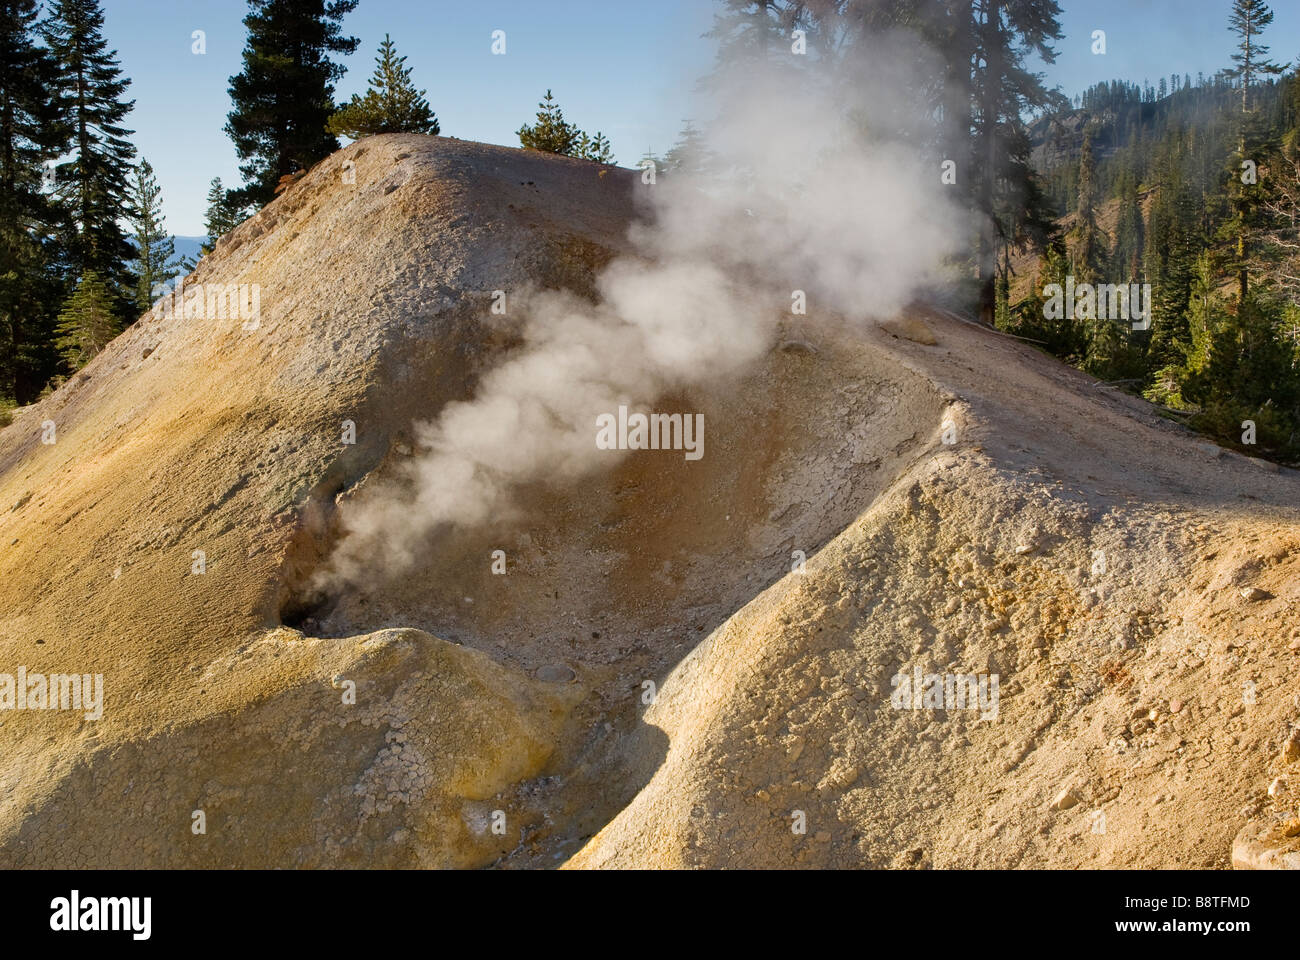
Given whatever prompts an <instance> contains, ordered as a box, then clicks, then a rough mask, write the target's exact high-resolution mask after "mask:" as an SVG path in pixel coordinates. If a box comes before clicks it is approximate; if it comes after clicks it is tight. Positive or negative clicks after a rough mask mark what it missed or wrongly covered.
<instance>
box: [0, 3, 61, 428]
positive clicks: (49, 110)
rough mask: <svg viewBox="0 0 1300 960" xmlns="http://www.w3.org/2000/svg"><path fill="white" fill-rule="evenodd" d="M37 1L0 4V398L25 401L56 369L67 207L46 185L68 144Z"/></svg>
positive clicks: (53, 63)
mask: <svg viewBox="0 0 1300 960" xmlns="http://www.w3.org/2000/svg"><path fill="white" fill-rule="evenodd" d="M38 12H39V11H38V7H37V4H36V0H13V2H7V3H3V4H0V117H3V122H0V401H3V402H9V401H15V402H18V403H28V402H30V401H31V400H33V399H35V397H36V396H37V394H39V392H40V389H41V386H42V385H43V384H44V383H45V381H46V380H48V379H49V377H50V376H52V375H53V374H54V372H55V371H56V369H57V366H58V354H57V352H56V351H55V350H54V345H53V330H54V320H55V314H56V307H57V304H58V303H59V301H61V300H62V299H63V297H64V287H63V281H62V277H61V275H60V274H61V272H62V271H61V263H62V256H61V253H60V249H59V245H58V242H57V240H58V238H59V237H60V236H65V237H66V236H67V234H68V228H67V226H66V223H65V215H64V211H63V210H62V209H61V208H60V206H59V205H58V204H57V203H56V202H55V201H54V198H53V197H52V196H51V195H50V194H49V192H48V191H46V190H45V189H43V180H44V179H45V170H46V169H51V170H52V169H53V168H52V166H49V167H47V165H52V164H53V162H54V160H55V159H56V158H57V157H58V156H59V155H60V154H62V153H63V152H64V150H65V149H66V147H67V145H68V134H69V130H68V128H67V126H66V124H65V123H64V122H63V119H62V117H61V115H60V103H59V100H58V94H57V91H58V83H59V80H58V63H57V62H56V61H55V59H54V58H53V56H51V54H50V53H49V51H48V50H47V49H46V48H45V47H43V46H40V45H38V43H37V42H36V41H37V39H38V33H39V25H38V23H37V15H38Z"/></svg>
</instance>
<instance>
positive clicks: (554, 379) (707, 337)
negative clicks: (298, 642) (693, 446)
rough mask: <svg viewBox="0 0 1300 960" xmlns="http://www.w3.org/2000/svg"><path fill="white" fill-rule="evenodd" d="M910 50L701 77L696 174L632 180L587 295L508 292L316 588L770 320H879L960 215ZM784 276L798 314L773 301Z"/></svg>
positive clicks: (367, 572)
mask: <svg viewBox="0 0 1300 960" xmlns="http://www.w3.org/2000/svg"><path fill="white" fill-rule="evenodd" d="M891 48H892V49H895V50H898V51H900V55H901V56H900V57H899V58H891V56H890V55H889V54H888V53H887V52H886V51H889V50H890V49H891ZM902 56H905V57H906V60H904V59H902V58H901V57H902ZM916 56H917V51H916V47H915V42H914V41H911V42H909V43H908V44H906V45H900V44H892V45H891V44H890V43H888V42H883V43H881V44H879V49H878V50H877V52H876V53H875V54H874V55H873V56H871V57H867V56H865V55H864V54H862V53H859V54H858V55H857V57H856V60H857V62H858V63H860V64H862V66H861V67H860V68H858V69H857V70H856V71H855V75H853V76H849V75H848V74H847V73H846V71H845V70H844V69H843V68H839V69H831V68H829V67H827V66H825V65H822V66H816V65H813V66H808V67H803V68H802V69H798V70H795V69H792V68H791V67H789V66H785V67H782V68H778V69H774V70H771V71H770V72H769V73H767V74H762V73H758V72H756V70H755V68H754V65H753V64H752V63H750V64H746V65H744V66H743V67H739V66H738V67H737V68H736V69H735V70H733V71H731V72H730V73H729V74H728V75H722V76H720V77H719V78H718V81H717V82H716V83H715V84H713V85H712V87H711V88H712V90H713V94H712V96H711V97H710V100H711V104H710V105H711V106H712V108H713V109H712V110H711V111H707V112H705V111H701V112H697V114H696V115H697V116H707V115H708V113H710V112H711V113H712V114H713V117H712V119H708V120H705V121H704V122H703V123H702V124H701V127H702V131H701V132H702V134H703V136H704V139H705V142H706V144H707V148H708V149H709V150H710V151H712V152H713V153H714V154H716V157H717V160H716V163H715V165H714V168H713V171H712V172H711V173H710V174H707V175H702V176H698V177H697V176H693V175H689V174H685V173H678V174H676V175H672V174H670V175H667V176H660V177H659V178H658V182H657V183H656V184H655V185H654V186H639V187H638V189H640V190H642V191H648V192H649V194H650V196H651V198H652V204H653V214H654V216H653V217H652V218H651V219H649V220H648V221H647V222H645V223H642V224H639V225H637V226H636V227H634V228H633V234H632V240H633V243H634V246H635V248H636V250H637V253H638V254H639V255H638V256H636V257H626V258H622V259H619V260H616V261H614V262H613V263H612V264H610V265H609V266H608V267H607V268H606V269H605V270H604V271H603V273H602V274H601V276H600V277H599V279H598V284H597V289H598V292H599V301H598V302H597V303H596V304H594V305H593V304H592V303H590V302H588V301H586V300H582V299H580V298H578V297H575V296H571V295H566V294H556V293H545V294H540V295H535V296H533V297H530V298H529V300H528V302H527V303H525V304H523V305H521V304H520V303H519V302H518V300H517V299H516V300H514V301H512V302H511V304H510V310H511V313H512V314H515V313H517V312H520V311H522V312H523V313H524V315H525V316H526V317H527V320H526V321H525V323H524V326H523V331H522V336H523V347H522V348H521V349H520V350H519V351H518V352H516V353H514V354H512V355H511V357H510V359H508V360H507V361H505V362H504V363H503V364H502V365H501V366H499V367H497V368H495V369H493V370H491V371H490V372H489V373H488V374H487V375H486V376H485V377H484V378H483V379H482V381H481V382H480V384H479V387H478V392H477V395H476V396H475V397H474V399H472V400H471V401H469V402H464V403H452V404H449V405H448V406H447V407H446V408H445V409H444V411H443V413H442V415H441V416H440V417H439V418H438V419H437V421H435V422H432V423H427V424H423V425H418V426H417V431H416V432H417V437H418V441H419V444H420V447H421V450H420V453H419V454H418V455H417V456H416V457H415V458H414V460H413V461H412V462H411V463H410V465H409V469H408V471H407V475H406V476H405V477H403V478H402V482H401V483H399V484H394V485H390V486H389V487H388V488H387V489H386V490H384V491H383V492H382V494H381V495H378V496H375V495H367V496H365V497H361V498H358V500H357V501H356V502H352V503H349V504H347V505H346V506H345V508H344V509H343V511H342V514H341V521H342V525H343V530H344V536H343V538H342V539H341V541H340V543H339V545H338V547H337V549H336V551H335V553H334V555H333V556H332V557H331V559H330V562H329V564H328V567H327V569H326V570H324V571H323V572H322V575H321V576H320V577H319V578H318V585H320V586H326V585H328V586H334V587H339V586H342V585H344V584H346V583H348V582H361V581H365V580H370V579H371V578H373V576H374V574H375V572H376V570H377V569H379V570H382V571H384V572H385V573H387V574H388V575H390V576H391V575H395V574H397V573H400V572H401V570H402V569H404V568H406V567H407V566H408V565H410V564H411V563H412V562H413V561H414V559H415V558H416V557H417V556H419V555H420V554H422V553H427V551H428V549H429V548H430V545H431V542H432V540H433V539H434V537H435V536H436V533H437V531H438V530H439V529H441V528H443V527H444V525H460V526H467V527H468V526H474V525H478V524H480V523H482V522H484V521H486V520H487V519H488V518H489V517H491V516H493V515H494V514H498V513H499V512H501V511H502V510H504V509H508V507H509V503H510V496H511V491H512V488H514V487H515V486H516V485H519V484H523V483H527V482H537V481H547V482H559V483H563V482H566V481H571V480H575V479H578V478H580V477H582V476H584V475H589V474H591V473H593V472H596V471H600V470H607V469H609V468H610V466H611V465H612V464H613V462H614V459H615V458H616V457H617V456H618V454H615V453H611V452H610V451H607V450H599V449H597V447H596V444H595V434H596V417H597V416H598V415H600V414H602V413H612V412H614V411H616V410H617V408H618V406H619V405H620V404H627V405H629V406H632V407H638V408H640V409H645V410H649V409H653V407H652V405H653V403H654V401H655V400H656V398H658V397H659V396H661V395H663V394H665V393H667V392H670V391H674V390H677V389H681V388H684V387H688V386H694V387H697V388H705V389H707V387H708V384H709V383H710V381H711V380H712V379H713V378H715V377H719V376H722V375H727V374H731V373H735V372H739V371H741V370H743V368H745V367H746V366H748V365H750V364H753V363H754V362H755V361H756V360H758V359H759V358H760V357H762V356H763V355H765V354H766V353H767V352H768V351H769V350H770V349H771V347H772V346H773V341H774V337H775V336H776V335H777V331H778V325H779V323H780V322H781V320H782V319H783V318H784V319H786V320H789V321H793V322H794V323H795V324H797V323H801V322H812V318H813V317H814V316H819V315H820V316H827V315H831V314H834V315H838V316H839V317H841V318H842V319H843V320H846V321H848V322H849V323H853V322H863V321H867V320H869V319H870V318H884V317H888V316H891V315H893V314H895V313H896V312H897V311H899V310H900V309H901V308H903V307H904V306H906V305H907V304H908V302H909V301H911V300H912V299H913V298H914V297H915V295H916V294H917V293H918V291H920V290H922V289H924V288H925V287H927V286H928V285H931V284H933V283H935V282H937V281H939V280H940V279H941V276H942V272H943V269H944V263H945V260H946V259H947V258H948V257H949V255H950V254H952V253H954V252H955V251H956V250H957V249H958V247H959V245H960V240H961V238H962V236H963V233H964V232H965V230H966V224H965V223H964V222H963V220H962V216H963V215H962V214H961V213H960V212H959V208H958V207H957V205H956V204H955V203H951V202H949V200H948V191H951V190H952V189H953V188H951V187H945V186H944V185H943V184H942V183H941V180H940V169H939V165H938V163H937V162H933V163H931V162H928V161H923V160H922V158H921V150H920V148H919V146H917V144H919V143H920V142H922V139H923V138H924V137H925V136H926V135H927V121H926V119H925V113H924V108H923V107H921V106H920V105H919V102H918V101H919V98H920V86H919V85H914V84H912V83H911V82H910V74H911V68H910V67H909V66H907V65H906V63H907V62H909V61H914V60H915V58H916ZM900 118H904V119H906V120H907V121H908V122H907V123H900ZM911 118H921V119H920V120H917V121H912V120H911ZM909 125H911V127H912V128H911V129H909ZM796 289H798V290H803V291H805V292H806V295H807V298H808V304H809V307H808V313H809V315H808V316H807V317H797V318H791V317H790V315H789V314H790V303H791V293H792V291H793V290H796Z"/></svg>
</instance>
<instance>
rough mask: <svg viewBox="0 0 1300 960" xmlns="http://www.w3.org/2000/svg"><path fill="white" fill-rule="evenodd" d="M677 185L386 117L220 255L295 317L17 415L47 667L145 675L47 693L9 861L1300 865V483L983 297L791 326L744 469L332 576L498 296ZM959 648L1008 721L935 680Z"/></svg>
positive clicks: (4, 585)
mask: <svg viewBox="0 0 1300 960" xmlns="http://www.w3.org/2000/svg"><path fill="white" fill-rule="evenodd" d="M642 189H644V187H643V186H642V185H641V184H640V183H639V181H638V180H637V178H636V176H635V175H634V174H633V173H631V172H629V171H625V170H619V169H616V168H605V167H600V166H597V165H594V164H590V163H587V162H584V161H578V160H570V159H566V158H560V157H553V156H547V155H541V154H536V153H532V152H525V151H519V150H513V149H507V148H502V147H492V146H485V145H481V144H473V143H467V142H462V141H457V140H452V139H445V138H429V137H418V136H384V137H376V138H372V139H369V140H366V141H363V142H361V143H358V144H354V145H353V146H351V147H349V148H347V149H345V150H343V151H340V152H339V153H338V154H336V155H335V156H333V157H331V158H330V159H329V160H327V161H325V162H323V163H322V164H320V165H319V166H317V167H316V168H314V169H313V170H312V171H311V172H310V173H309V174H308V175H307V176H306V177H304V178H303V179H302V180H301V181H299V182H298V183H297V184H295V185H294V186H293V187H292V188H291V189H290V190H289V191H287V192H286V193H285V194H284V195H283V196H281V197H280V198H278V199H277V200H276V201H275V202H274V203H272V204H271V205H270V206H268V207H267V208H266V209H265V210H263V211H262V212H261V213H259V214H258V215H257V216H255V217H254V218H252V219H250V220H249V221H247V222H246V223H244V224H243V225H241V226H240V227H239V228H237V229H236V230H235V231H233V232H232V233H231V234H229V235H228V236H227V237H225V238H223V240H222V241H221V242H220V243H219V244H218V246H217V249H216V250H215V251H214V253H213V254H212V255H211V256H209V257H207V258H206V259H205V260H204V261H203V262H202V263H201V264H200V265H199V268H198V270H197V271H196V273H195V274H194V275H193V276H192V277H191V278H190V282H191V283H194V284H216V283H220V284H229V283H247V284H252V283H257V284H259V285H260V289H261V317H260V322H259V323H258V324H256V325H255V329H248V328H247V326H248V325H246V324H241V323H240V322H239V321H238V320H230V319H224V320H223V319H203V318H201V317H197V316H196V317H172V318H162V317H155V316H146V317H145V318H143V319H141V320H140V321H139V322H138V323H136V324H135V325H133V326H132V327H131V328H130V329H129V330H128V331H127V332H126V333H124V334H123V335H122V336H120V337H119V338H118V339H117V340H115V341H114V342H113V343H112V344H111V345H110V346H109V347H108V349H106V350H105V351H104V352H103V354H101V355H100V356H99V357H98V358H97V359H96V360H95V361H94V362H93V363H91V364H90V365H89V366H88V367H86V368H85V369H84V370H83V371H81V372H80V373H79V374H78V375H77V376H76V377H74V378H73V379H72V380H71V381H70V382H68V383H67V384H65V385H64V386H63V387H62V388H61V389H59V390H58V391H57V392H56V393H54V394H53V395H52V396H50V397H49V398H47V399H45V400H43V401H42V402H40V403H39V404H36V405H34V406H33V407H30V408H27V409H26V410H25V411H22V412H21V413H20V414H19V415H18V416H17V417H16V419H15V421H14V423H13V424H12V425H11V426H9V427H8V428H6V429H5V430H4V431H3V432H0V544H2V545H3V552H0V611H3V612H2V613H0V617H2V619H0V674H4V673H9V674H13V673H16V671H17V669H18V667H20V666H22V667H25V668H26V670H27V671H28V672H30V673H44V674H52V673H78V674H96V673H99V674H103V676H104V697H105V704H104V709H103V716H102V718H101V719H97V720H95V719H86V718H84V717H83V715H82V713H81V712H78V711H74V710H0V866H2V867H90V866H94V867H109V866H189V867H200V866H277V867H295V866H375V867H383V866H427V867H443V866H487V865H496V866H501V867H552V866H568V867H697V866H705V867H724V866H725V867H751V866H752V867H789V866H834V867H853V866H871V867H926V866H933V867H969V866H976V867H993V866H1037V867H1080V866H1084V867H1090V866H1098V867H1100V866H1122V867H1167V866H1187V867H1226V866H1228V865H1229V864H1230V863H1231V862H1232V860H1233V857H1234V839H1236V840H1237V843H1236V845H1235V858H1236V865H1237V866H1250V867H1259V866H1285V865H1288V864H1290V865H1293V866H1294V865H1296V862H1297V860H1300V837H1297V836H1296V835H1295V834H1300V824H1296V823H1295V822H1294V821H1295V820H1296V817H1297V813H1298V812H1300V811H1297V807H1296V802H1297V801H1296V790H1297V788H1300V756H1298V755H1300V741H1298V740H1297V738H1296V736H1295V734H1294V730H1295V729H1296V725H1297V723H1298V722H1300V674H1298V671H1297V665H1300V476H1297V474H1296V473H1295V472H1294V471H1287V470H1278V469H1277V468H1275V467H1271V466H1269V465H1267V464H1263V463H1260V462H1256V461H1252V460H1250V459H1248V458H1245V457H1242V456H1239V455H1237V454H1234V453H1229V452H1225V451H1221V450H1219V449H1218V448H1216V447H1213V446H1212V445H1210V444H1207V443H1205V442H1204V441H1201V440H1199V439H1198V438H1196V437H1195V436H1193V435H1191V434H1189V433H1188V432H1186V431H1185V430H1183V429H1182V428H1179V427H1177V426H1174V425H1172V424H1169V423H1167V422H1165V421H1163V420H1161V419H1160V418H1159V417H1158V416H1156V415H1155V413H1154V411H1153V408H1151V407H1149V406H1148V405H1146V404H1144V403H1142V402H1141V401H1137V400H1133V399H1131V398H1128V397H1125V396H1123V395H1121V394H1118V393H1116V392H1113V391H1110V390H1108V389H1104V388H1098V386H1097V385H1096V384H1094V383H1093V382H1092V381H1091V380H1090V378H1088V377H1086V376H1084V375H1083V374H1081V373H1078V372H1076V371H1072V370H1070V369H1068V368H1066V367H1064V366H1062V365H1061V364H1059V363H1057V362H1056V361H1054V360H1052V359H1050V358H1048V357H1045V356H1043V355H1041V354H1039V353H1037V352H1035V351H1034V350H1032V349H1031V348H1029V347H1028V346H1027V345H1024V344H1020V343H1018V342H1016V341H1014V340H1011V339H1009V338H1006V337H1002V336H1000V335H998V334H996V333H994V332H992V331H988V330H985V329H982V328H978V327H976V326H973V325H971V324H969V323H966V322H963V321H962V320H961V319H960V318H957V317H954V316H952V315H949V314H946V313H943V312H941V311H937V310H922V309H920V308H918V309H917V310H916V311H914V312H913V313H912V314H910V315H909V316H907V317H903V318H898V319H897V320H894V321H890V322H887V323H885V324H882V325H879V326H877V325H873V324H865V323H863V324H857V323H853V324H849V325H843V324H838V325H836V324H830V323H817V322H814V321H809V322H808V323H807V324H805V325H803V326H801V327H800V328H799V329H790V330H787V334H788V336H787V337H786V339H784V340H783V341H781V342H780V343H778V344H776V345H774V347H773V349H772V351H771V352H770V354H769V355H768V356H767V358H766V359H765V361H764V362H763V363H761V364H759V365H758V366H757V367H756V368H754V369H752V370H750V371H749V372H747V373H746V374H745V375H743V376H739V377H730V378H727V379H725V381H722V382H714V383H710V384H708V385H707V386H704V387H699V388H695V389H692V390H691V391H690V392H689V394H683V395H682V396H678V397H672V398H664V399H665V407H668V406H672V407H673V408H675V409H689V410H693V411H700V412H703V413H704V415H705V422H706V423H707V424H708V445H707V453H706V456H705V457H704V458H703V459H702V460H699V461H695V462H691V461H687V460H685V459H684V458H682V457H681V456H680V455H673V456H663V455H661V454H659V453H657V452H650V451H646V452H638V453H632V454H630V455H628V456H627V457H626V458H624V459H621V460H618V461H616V462H611V466H610V469H609V470H608V471H606V472H604V473H601V474H598V475H594V476H591V477H588V478H586V479H584V480H583V481H582V482H574V483H572V484H569V485H558V486H557V485H556V484H537V485H536V486H535V487H530V488H525V489H521V490H519V491H518V495H517V498H516V502H517V505H518V507H519V510H518V511H517V513H516V514H515V515H513V516H512V517H511V518H509V520H506V519H502V520H501V521H500V522H498V523H493V524H489V525H487V526H485V527H484V528H482V529H475V530H472V531H465V532H459V533H454V534H446V535H445V536H440V537H439V538H438V539H437V542H434V543H430V545H429V549H428V551H427V555H426V556H425V557H423V558H422V559H420V560H419V562H418V563H417V564H416V568H415V569H413V570H411V571H409V572H408V573H406V574H405V575H403V576H401V577H397V578H383V577H381V576H379V575H378V574H377V575H376V577H375V579H374V581H373V582H372V583H371V584H369V585H368V586H367V587H365V588H364V589H355V590H348V591H345V592H342V593H338V594H336V595H328V594H327V595H321V594H318V593H317V592H315V591H314V590H313V589H311V588H310V587H309V583H310V581H311V577H312V574H313V572H314V571H316V570H317V569H319V568H320V566H321V564H322V563H323V562H324V561H325V558H326V557H327V556H328V553H329V551H330V549H331V547H332V546H333V544H334V542H335V540H336V537H337V536H338V511H339V507H340V505H341V504H344V503H346V502H347V501H348V500H350V499H352V498H365V497H367V496H368V495H375V494H374V493H373V491H374V490H376V489H378V488H379V486H381V485H382V482H383V481H385V480H387V479H389V478H392V477H393V476H395V475H398V474H399V473H400V471H401V469H402V465H403V463H404V462H406V461H407V460H408V459H409V458H410V457H411V456H412V455H413V452H414V451H415V450H416V447H417V433H416V430H415V425H416V424H418V423H420V422H424V421H428V420H431V419H433V418H435V417H436V416H437V414H438V412H439V411H440V410H441V409H442V408H443V407H444V406H445V405H446V404H447V403H448V402H451V401H454V400H458V399H464V398H467V397H470V396H472V395H473V393H474V389H475V384H476V383H477V381H478V379H479V378H480V377H481V376H482V374H483V373H484V372H485V371H487V370H490V369H491V368H492V367H493V366H494V365H495V364H496V363H498V362H500V360H501V358H502V357H504V356H507V355H508V354H509V351H510V350H511V348H512V347H513V346H514V345H515V344H516V343H517V339H518V331H517V328H514V327H512V326H511V323H510V322H507V321H505V320H502V319H501V318H498V317H494V316H493V315H492V314H491V313H490V310H489V305H490V303H491V301H492V291H494V290H501V289H504V290H510V291H515V290H523V289H526V288H529V287H533V288H545V287H554V288H564V289H570V290H574V291H576V292H578V293H579V294H584V295H589V294H590V293H591V292H592V283H593V278H594V276H595V273H596V272H597V271H598V270H599V269H600V267H601V266H602V265H603V264H605V263H606V262H608V261H609V260H610V259H611V258H612V257H614V256H617V255H619V254H622V253H625V252H627V251H628V243H627V239H626V237H627V228H628V226H629V224H630V222H631V221H632V220H633V218H634V217H635V215H636V212H637V191H638V190H642ZM847 319H849V320H854V319H857V318H847ZM344 421H352V422H353V423H354V424H355V428H356V443H355V444H344V443H341V442H340V440H341V437H342V435H343V429H344ZM51 423H52V424H53V425H54V437H55V441H54V442H53V443H49V442H42V440H43V438H45V439H49V438H50V430H49V426H48V425H49V424H51ZM494 550H503V551H505V553H506V556H507V558H508V565H507V573H506V574H505V575H496V574H494V573H493V572H492V552H493V551H494ZM195 551H201V554H199V555H197V556H196V553H195ZM796 551H799V552H802V553H803V554H805V555H806V556H807V558H808V559H807V564H806V566H805V567H802V568H800V569H795V568H796V567H797V566H798V564H796V563H795V562H794V559H792V558H794V557H795V554H796ZM200 560H201V561H202V565H201V569H202V570H203V572H202V573H201V574H200V573H196V572H195V570H196V565H197V564H199V563H200ZM915 667H920V668H922V670H923V671H924V672H926V673H931V672H933V673H969V674H983V675H988V674H997V675H998V677H999V682H1000V687H999V690H1000V699H999V703H998V708H997V713H996V717H994V716H991V715H986V716H981V714H980V712H978V711H972V710H969V709H951V710H945V709H932V708H926V709H918V710H910V709H908V710H899V709H895V708H894V707H893V706H892V705H891V694H892V693H893V692H894V690H893V686H892V682H891V681H892V678H893V677H894V676H895V675H896V674H898V673H899V672H905V673H908V674H911V673H912V671H913V668H915ZM353 688H354V690H355V692H354V694H353V692H352V691H353ZM652 692H653V694H654V695H653V696H652V695H651V693H652ZM2 693H3V690H2V689H0V694H2ZM350 699H354V700H355V702H348V701H349V700H350ZM1275 780H1276V782H1275ZM1270 784H1272V788H1271V795H1270V794H1269V793H1268V790H1269V788H1270ZM198 811H202V816H201V817H199V816H198V815H197V812H198ZM200 822H201V823H202V825H203V827H204V830H203V832H196V830H197V828H196V826H195V824H196V823H200ZM799 827H802V828H803V829H802V830H800V829H799ZM1293 830H1294V831H1295V833H1294V834H1292V835H1291V836H1287V835H1286V834H1288V833H1290V832H1291V831H1293Z"/></svg>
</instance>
